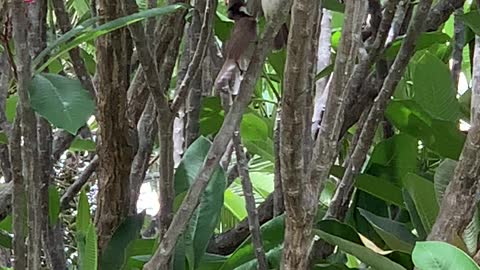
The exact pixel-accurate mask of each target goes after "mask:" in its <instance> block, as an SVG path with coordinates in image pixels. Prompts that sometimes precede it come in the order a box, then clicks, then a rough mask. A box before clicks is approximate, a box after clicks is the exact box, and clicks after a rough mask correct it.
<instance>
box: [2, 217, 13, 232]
mask: <svg viewBox="0 0 480 270" xmlns="http://www.w3.org/2000/svg"><path fill="white" fill-rule="evenodd" d="M0 230H4V231H6V232H9V233H13V229H12V216H11V215H8V216H7V217H6V218H4V219H3V220H2V221H1V222H0Z"/></svg>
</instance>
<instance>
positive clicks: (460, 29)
mask: <svg viewBox="0 0 480 270" xmlns="http://www.w3.org/2000/svg"><path fill="white" fill-rule="evenodd" d="M454 14H455V15H454V18H455V19H454V28H453V29H454V33H455V34H454V41H453V51H452V66H451V68H450V70H451V73H452V79H453V85H454V87H455V89H457V88H458V78H459V76H460V72H462V60H463V47H464V46H465V24H464V23H463V20H462V19H460V16H461V15H462V14H463V8H459V9H457V10H455V12H454Z"/></svg>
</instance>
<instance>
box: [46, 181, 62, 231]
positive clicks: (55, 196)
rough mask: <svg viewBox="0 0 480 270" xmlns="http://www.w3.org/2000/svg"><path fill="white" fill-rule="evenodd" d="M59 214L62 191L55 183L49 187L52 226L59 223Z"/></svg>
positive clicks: (49, 210)
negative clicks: (60, 191)
mask: <svg viewBox="0 0 480 270" xmlns="http://www.w3.org/2000/svg"><path fill="white" fill-rule="evenodd" d="M58 214H60V193H59V192H58V189H57V188H56V187H55V186H54V185H51V186H49V187H48V219H49V221H50V225H51V226H53V225H55V224H57V221H58Z"/></svg>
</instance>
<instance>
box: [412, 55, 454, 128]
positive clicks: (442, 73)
mask: <svg viewBox="0 0 480 270" xmlns="http://www.w3.org/2000/svg"><path fill="white" fill-rule="evenodd" d="M412 65H414V66H415V69H414V71H413V77H412V83H413V100H415V101H416V102H417V104H419V105H420V106H421V107H422V108H423V109H424V110H425V111H426V112H427V113H429V114H430V115H431V116H432V117H433V118H434V119H439V120H445V121H449V122H456V121H457V120H458V118H459V117H460V105H459V103H458V101H457V98H456V94H457V93H456V91H455V90H456V87H454V85H453V80H452V77H451V75H450V69H449V68H448V66H447V64H445V63H443V62H442V61H441V60H440V59H438V58H437V57H436V56H435V55H433V54H431V53H429V52H428V51H425V52H420V53H418V54H417V56H416V57H415V61H413V62H412ZM432 78H435V79H434V80H432Z"/></svg>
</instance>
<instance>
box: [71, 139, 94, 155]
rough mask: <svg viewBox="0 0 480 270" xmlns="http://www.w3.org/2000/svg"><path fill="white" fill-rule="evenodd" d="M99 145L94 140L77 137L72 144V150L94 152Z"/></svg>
mask: <svg viewBox="0 0 480 270" xmlns="http://www.w3.org/2000/svg"><path fill="white" fill-rule="evenodd" d="M96 147H97V145H96V144H95V142H94V141H92V140H84V139H80V138H75V140H73V142H72V144H71V145H70V148H69V150H70V151H89V152H94V151H95V149H96Z"/></svg>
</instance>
